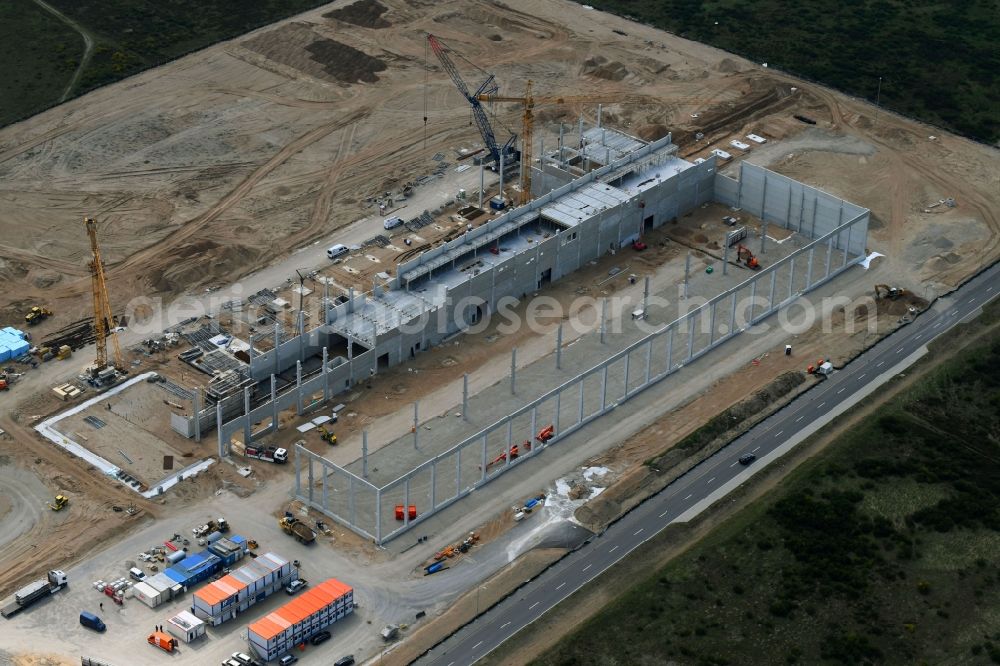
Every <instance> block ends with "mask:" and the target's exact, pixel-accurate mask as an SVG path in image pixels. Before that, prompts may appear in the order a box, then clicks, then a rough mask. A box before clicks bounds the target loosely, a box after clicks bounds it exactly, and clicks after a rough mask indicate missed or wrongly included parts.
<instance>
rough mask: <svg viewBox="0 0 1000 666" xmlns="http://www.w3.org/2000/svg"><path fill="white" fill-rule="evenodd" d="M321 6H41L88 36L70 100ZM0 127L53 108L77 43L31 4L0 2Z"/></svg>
mask: <svg viewBox="0 0 1000 666" xmlns="http://www.w3.org/2000/svg"><path fill="white" fill-rule="evenodd" d="M326 1H327V0H250V1H249V2H247V1H244V2H239V1H237V0H171V1H170V2H163V1H161V0H48V2H49V4H51V5H52V6H53V7H55V8H57V9H58V10H59V11H61V12H62V13H63V14H65V15H66V16H67V17H69V18H70V19H72V20H74V21H76V22H77V23H79V24H80V25H81V26H83V27H84V28H85V29H86V30H88V31H89V32H90V33H91V34H93V35H94V38H95V48H94V55H93V58H92V59H91V61H90V63H89V64H88V66H87V68H86V69H85V70H84V71H83V73H82V75H81V77H80V81H79V82H78V83H77V85H76V86H75V88H74V90H73V91H72V95H71V96H76V95H80V94H83V93H84V92H87V91H88V90H92V89H94V88H97V87H99V86H102V85H106V84H108V83H113V82H114V81H118V80H120V79H123V78H125V77H127V76H130V75H132V74H135V73H137V72H140V71H142V70H144V69H147V68H149V67H153V66H155V65H158V64H161V63H164V62H167V61H169V60H172V59H174V58H177V57H178V56H181V55H184V54H185V53H189V52H191V51H195V50H198V49H200V48H204V47H206V46H209V45H210V44H214V43H216V42H219V41H222V40H225V39H230V38H232V37H236V36H239V35H242V34H244V33H246V32H249V31H250V30H253V29H255V28H259V27H260V26H263V25H267V24H269V23H273V22H275V21H278V20H280V19H283V18H286V17H288V16H292V15H294V14H298V13H300V12H303V11H306V10H307V9H311V8H313V7H318V6H319V5H322V4H324V3H325V2H326ZM0 56H2V58H0V81H3V94H2V95H0V126H2V125H7V124H9V123H12V122H14V121H16V120H20V119H22V118H26V117H28V116H30V115H32V114H35V113H38V112H39V111H42V110H44V109H45V108H47V107H49V106H51V105H53V104H55V103H56V102H57V101H58V100H59V98H60V97H61V95H62V93H63V90H64V89H65V87H66V85H67V84H68V83H69V81H70V79H71V78H72V75H73V72H74V71H75V70H76V66H77V64H78V63H79V59H80V58H81V57H82V56H83V38H82V37H81V36H80V35H79V33H77V32H76V31H75V30H73V29H72V28H71V27H70V26H68V25H66V24H65V23H64V22H62V21H60V20H59V19H58V18H56V17H55V16H54V15H52V14H50V13H49V12H47V11H45V10H43V9H41V8H40V7H38V6H37V5H36V4H35V3H33V2H31V0H14V1H13V2H0Z"/></svg>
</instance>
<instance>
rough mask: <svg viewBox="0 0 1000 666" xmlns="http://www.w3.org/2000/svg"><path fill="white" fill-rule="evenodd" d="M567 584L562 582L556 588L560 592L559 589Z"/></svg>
mask: <svg viewBox="0 0 1000 666" xmlns="http://www.w3.org/2000/svg"><path fill="white" fill-rule="evenodd" d="M565 584H566V583H565V582H562V583H559V584H558V585H557V586H556V589H557V590H558V589H560V588H562V586H563V585H565Z"/></svg>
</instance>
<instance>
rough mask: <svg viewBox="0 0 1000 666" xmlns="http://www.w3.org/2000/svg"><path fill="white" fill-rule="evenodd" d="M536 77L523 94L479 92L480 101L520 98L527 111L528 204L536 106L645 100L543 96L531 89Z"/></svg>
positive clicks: (524, 168)
mask: <svg viewBox="0 0 1000 666" xmlns="http://www.w3.org/2000/svg"><path fill="white" fill-rule="evenodd" d="M531 86H532V81H531V80H528V82H527V83H525V85H524V96H523V97H509V96H506V95H497V94H496V92H495V91H494V92H492V93H491V92H483V93H479V94H478V95H477V98H478V100H479V101H480V102H490V103H493V102H517V103H518V104H520V105H521V106H522V107H523V108H524V111H523V113H522V116H521V122H522V127H521V198H520V204H521V205H522V206H523V205H524V204H526V203H528V202H529V201H531V165H532V157H531V155H532V149H533V145H532V143H533V138H532V137H533V136H534V131H535V130H534V127H535V106H538V105H542V104H580V103H591V104H596V103H599V102H615V103H619V104H627V103H630V102H632V103H635V102H640V101H643V100H642V98H639V97H629V96H623V95H617V96H615V97H611V96H608V95H556V96H543V97H536V96H535V95H534V94H533V93H532V91H531Z"/></svg>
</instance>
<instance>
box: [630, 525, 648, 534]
mask: <svg viewBox="0 0 1000 666" xmlns="http://www.w3.org/2000/svg"><path fill="white" fill-rule="evenodd" d="M644 529H646V528H645V527H640V528H639V529H638V531H636V533H635V534H633V535H632V536H639V535H640V534H642V531H643V530H644Z"/></svg>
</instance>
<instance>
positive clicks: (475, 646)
mask: <svg viewBox="0 0 1000 666" xmlns="http://www.w3.org/2000/svg"><path fill="white" fill-rule="evenodd" d="M482 644H483V642H482V641H479V642H478V643H476V644H475V645H473V646H472V649H473V650H475V649H476V648H477V647H479V646H480V645H482Z"/></svg>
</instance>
